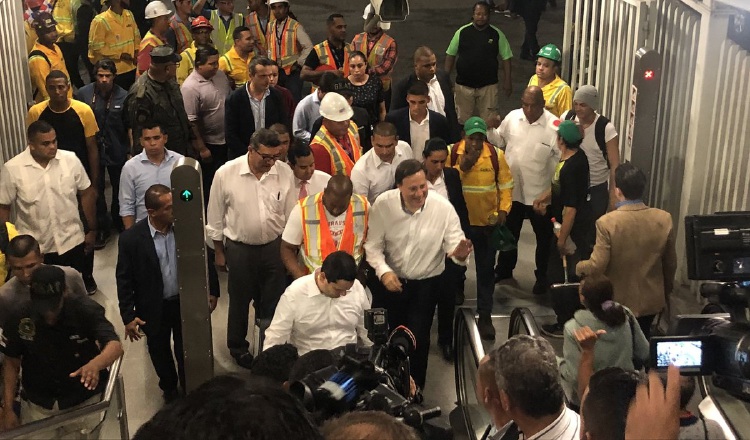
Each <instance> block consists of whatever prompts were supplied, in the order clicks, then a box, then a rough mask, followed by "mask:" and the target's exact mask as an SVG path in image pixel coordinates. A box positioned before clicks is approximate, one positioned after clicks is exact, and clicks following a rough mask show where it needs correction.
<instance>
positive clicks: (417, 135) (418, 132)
mask: <svg viewBox="0 0 750 440" xmlns="http://www.w3.org/2000/svg"><path fill="white" fill-rule="evenodd" d="M409 135H410V136H411V150H412V152H413V153H414V157H415V158H417V160H419V161H421V160H422V152H423V151H424V144H425V142H427V140H428V139H430V112H429V111H428V112H427V116H425V118H424V120H423V121H422V122H417V121H415V120H414V119H412V118H411V113H409Z"/></svg>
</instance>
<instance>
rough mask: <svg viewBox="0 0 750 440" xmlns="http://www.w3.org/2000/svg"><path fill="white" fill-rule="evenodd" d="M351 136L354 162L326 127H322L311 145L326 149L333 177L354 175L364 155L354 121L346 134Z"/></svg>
mask: <svg viewBox="0 0 750 440" xmlns="http://www.w3.org/2000/svg"><path fill="white" fill-rule="evenodd" d="M346 135H347V136H349V144H351V146H352V150H353V156H354V160H352V159H351V158H350V157H349V155H348V154H346V150H344V148H343V147H342V146H341V145H340V144H339V143H338V142H337V141H336V140H335V139H334V138H333V136H331V134H330V133H329V132H328V129H326V127H325V126H321V127H320V131H319V132H318V133H317V134H316V135H315V138H314V139H313V140H312V142H311V144H320V145H322V146H324V147H325V148H326V151H328V154H329V155H330V156H331V170H332V172H331V175H335V174H346V175H347V176H351V175H352V168H354V163H355V162H357V161H358V160H359V158H360V156H361V155H362V151H361V150H360V148H361V147H360V146H359V130H358V129H357V124H356V123H355V122H354V121H349V130H348V131H347V133H346Z"/></svg>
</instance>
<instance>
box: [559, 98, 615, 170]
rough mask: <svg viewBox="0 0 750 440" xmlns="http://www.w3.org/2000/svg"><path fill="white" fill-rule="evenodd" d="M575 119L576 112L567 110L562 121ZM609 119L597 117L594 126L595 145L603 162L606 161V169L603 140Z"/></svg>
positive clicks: (607, 159) (605, 143)
mask: <svg viewBox="0 0 750 440" xmlns="http://www.w3.org/2000/svg"><path fill="white" fill-rule="evenodd" d="M575 118H576V112H575V111H574V110H568V112H567V113H565V115H564V117H563V119H565V120H568V121H572V120H574V119H575ZM609 122H610V121H609V119H607V118H605V117H604V116H602V115H599V119H597V120H596V125H595V126H594V138H596V143H597V144H598V145H599V149H600V150H601V151H602V156H604V160H605V161H607V168H609V158H608V157H607V141H606V140H605V139H604V131H605V129H606V128H607V124H609Z"/></svg>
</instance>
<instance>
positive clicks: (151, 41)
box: [135, 31, 166, 78]
mask: <svg viewBox="0 0 750 440" xmlns="http://www.w3.org/2000/svg"><path fill="white" fill-rule="evenodd" d="M165 44H166V43H164V42H163V41H162V40H161V38H159V37H157V36H156V35H154V34H152V33H151V31H148V32H146V36H145V37H143V40H141V45H140V47H139V49H138V52H143V51H144V50H146V48H147V47H149V46H152V47H157V46H163V45H165ZM150 55H151V54H149V57H150ZM137 64H138V62H137V61H136V65H137ZM149 64H150V62H149ZM139 70H140V69H136V71H135V77H136V78H138V77H140V76H141V75H142V74H141V73H140V72H139Z"/></svg>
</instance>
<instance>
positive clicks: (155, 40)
mask: <svg viewBox="0 0 750 440" xmlns="http://www.w3.org/2000/svg"><path fill="white" fill-rule="evenodd" d="M170 15H172V11H170V10H169V8H168V7H167V5H165V4H164V3H162V2H161V1H159V0H154V1H152V2H151V3H149V4H148V5H146V20H149V21H150V23H151V29H149V31H148V32H146V36H145V37H143V39H142V40H141V46H140V49H139V50H138V75H139V76H140V75H142V74H143V72H145V71H147V70H148V68H149V67H150V66H151V51H152V50H153V49H154V48H155V47H156V46H164V45H165V44H167V31H168V30H169V16H170Z"/></svg>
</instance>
